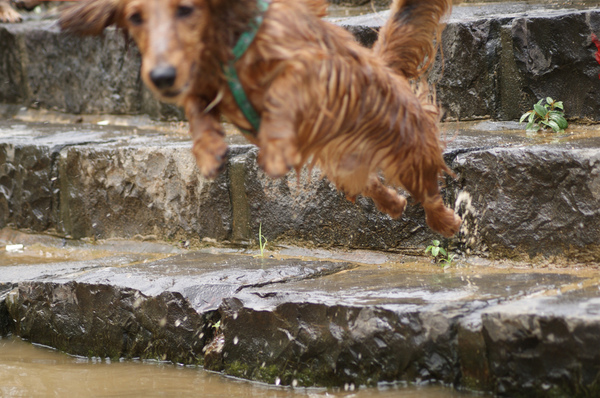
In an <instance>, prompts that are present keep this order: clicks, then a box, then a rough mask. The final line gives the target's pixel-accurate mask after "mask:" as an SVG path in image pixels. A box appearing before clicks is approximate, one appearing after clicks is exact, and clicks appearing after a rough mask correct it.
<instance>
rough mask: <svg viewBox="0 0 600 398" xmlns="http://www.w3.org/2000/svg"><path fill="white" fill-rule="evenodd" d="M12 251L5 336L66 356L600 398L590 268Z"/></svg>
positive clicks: (35, 245)
mask: <svg viewBox="0 0 600 398" xmlns="http://www.w3.org/2000/svg"><path fill="white" fill-rule="evenodd" d="M8 241H11V242H23V243H25V251H24V252H23V253H21V254H19V253H12V254H10V255H6V254H2V253H0V267H1V269H2V272H1V273H0V326H2V329H0V332H2V334H3V335H6V334H7V333H13V334H16V335H17V336H21V337H23V338H25V339H27V340H29V341H31V342H35V343H40V344H46V345H50V346H52V347H56V348H58V349H61V350H63V351H66V352H69V353H72V354H77V355H86V356H95V357H100V358H106V357H109V358H112V359H115V358H155V359H161V360H171V361H174V362H178V363H183V364H202V365H203V366H204V367H205V368H206V369H212V370H215V371H223V372H224V373H226V374H229V375H233V376H238V377H243V378H246V379H251V380H260V381H263V382H268V383H273V384H280V385H294V386H313V385H319V386H338V387H342V386H347V387H351V386H355V387H359V386H363V385H366V386H374V385H376V384H377V383H378V382H397V381H403V382H409V383H444V384H446V385H451V386H454V387H455V388H459V389H467V390H474V391H482V392H492V393H495V394H496V395H498V396H506V397H530V396H539V397H546V396H547V397H550V396H552V397H555V396H565V397H566V396H568V397H585V396H590V395H589V394H590V392H591V394H592V396H594V394H596V392H597V391H598V383H599V379H598V375H599V374H600V365H599V364H600V350H599V348H598V347H600V345H599V344H598V337H597V336H598V335H599V333H600V312H599V310H598V308H599V306H598V298H597V296H598V289H599V288H600V284H599V279H598V277H597V272H596V270H593V269H592V270H590V271H589V272H582V271H578V272H575V271H573V270H568V269H562V270H557V269H539V270H535V269H531V268H529V269H516V268H511V269H509V270H499V269H498V268H495V267H481V266H469V267H466V268H463V267H460V266H459V267H454V268H452V269H450V270H446V271H444V270H442V269H441V268H440V267H439V266H437V265H433V264H424V263H419V262H418V261H415V259H414V258H413V259H411V258H407V257H402V256H398V255H382V254H365V253H357V252H335V251H331V252H321V253H320V255H323V256H325V257H328V259H323V260H315V259H306V258H301V259H297V258H294V252H296V254H298V253H301V252H303V251H302V250H298V249H294V248H289V249H286V250H283V251H281V252H280V253H277V252H269V253H268V255H269V256H270V257H273V258H260V257H258V258H257V257H255V256H252V255H251V253H243V252H241V251H239V250H231V249H227V250H225V249H214V248H213V249H204V250H200V251H187V250H182V249H178V248H174V247H172V246H167V245H160V244H156V243H145V242H123V241H120V242H114V241H107V242H98V243H97V244H95V245H91V244H84V243H81V242H69V241H67V242H64V241H62V240H60V239H54V240H53V239H49V238H47V237H44V238H43V239H41V240H39V241H37V242H36V239H35V237H33V238H32V237H31V236H27V235H23V234H20V233H15V232H13V231H10V230H2V231H0V242H1V243H3V244H4V243H6V242H8ZM47 253H52V257H48V255H47ZM285 253H287V255H286V254H285ZM49 258H51V259H52V260H51V261H52V262H49ZM341 258H355V259H357V260H358V259H360V261H361V262H362V264H357V263H354V262H351V261H350V262H348V261H340V260H339V259H341ZM16 264H19V265H16Z"/></svg>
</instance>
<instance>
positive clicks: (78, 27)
mask: <svg viewBox="0 0 600 398" xmlns="http://www.w3.org/2000/svg"><path fill="white" fill-rule="evenodd" d="M120 2H121V1H120V0H81V1H79V2H77V3H76V4H74V5H72V6H71V7H68V8H67V9H65V10H64V11H63V12H62V13H61V16H60V18H59V20H58V24H59V25H60V28H61V29H62V30H63V31H66V32H69V33H75V34H78V35H89V36H96V35H99V34H100V33H102V31H103V30H104V28H106V27H107V26H110V25H112V24H117V23H118V14H119V9H120V7H119V4H120Z"/></svg>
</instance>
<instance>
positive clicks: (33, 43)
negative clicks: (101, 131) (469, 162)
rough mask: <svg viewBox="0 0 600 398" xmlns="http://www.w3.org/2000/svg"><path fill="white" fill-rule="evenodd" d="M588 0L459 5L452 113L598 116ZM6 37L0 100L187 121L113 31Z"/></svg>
mask: <svg viewBox="0 0 600 398" xmlns="http://www.w3.org/2000/svg"><path fill="white" fill-rule="evenodd" d="M583 4H584V5H583V6H582V5H579V6H573V5H571V6H570V7H572V8H569V9H565V8H561V9H554V8H553V6H552V5H549V4H544V2H542V3H540V4H530V3H527V4H525V3H509V4H498V3H488V4H485V5H483V6H482V5H469V4H467V5H461V6H456V7H455V8H454V12H453V14H452V17H451V18H450V21H449V23H448V26H447V28H446V30H445V31H444V34H443V38H442V44H443V46H442V47H443V61H441V59H438V62H437V63H436V65H435V66H434V69H433V74H432V81H434V82H436V86H437V90H438V99H439V100H440V101H441V103H442V105H443V107H444V109H445V110H446V115H447V117H448V118H450V119H457V118H458V119H462V120H466V119H480V118H490V117H491V118H494V119H500V120H515V119H517V118H518V117H519V116H520V115H521V114H522V113H523V112H525V111H527V110H529V109H531V108H532V105H533V103H535V102H537V100H538V99H540V98H545V97H547V96H551V97H553V98H556V99H559V100H562V101H564V103H565V107H566V113H567V116H568V117H570V118H585V119H590V120H598V119H599V118H600V116H599V112H600V93H599V90H597V87H598V83H600V81H599V80H598V73H599V72H600V65H598V64H597V63H596V61H595V60H594V53H595V46H594V45H593V44H592V42H591V40H590V37H591V34H592V33H594V32H596V33H599V32H600V11H598V10H595V9H586V8H585V3H583ZM587 6H588V7H593V6H594V4H588V5H587ZM561 7H563V6H561ZM385 18H387V12H382V13H381V14H379V15H375V14H371V15H368V16H360V17H351V18H342V19H340V18H333V19H332V20H333V21H334V22H335V23H337V24H339V25H341V26H344V27H346V28H347V29H349V30H350V31H352V32H353V33H354V34H355V35H356V36H357V38H358V39H359V40H360V41H361V42H362V43H363V44H365V45H370V44H371V43H372V42H373V41H374V40H375V37H376V34H377V33H376V32H377V30H378V29H379V27H380V26H381V24H382V22H383V21H384V20H385ZM0 42H1V43H3V45H2V46H1V47H0V76H1V77H2V78H1V79H0V103H10V104H20V105H23V106H27V107H32V108H45V109H53V110H58V111H62V112H67V113H85V114H95V113H116V114H130V115H131V114H147V115H151V116H152V117H153V118H160V119H175V120H177V119H181V118H183V114H182V112H181V111H180V110H179V109H178V108H176V107H173V106H170V105H166V104H161V103H159V102H158V101H156V100H155V99H154V98H153V97H152V96H151V94H150V93H149V92H148V90H147V89H145V88H144V86H143V84H142V82H141V80H140V73H139V68H140V55H139V52H138V51H137V49H136V47H135V45H134V44H132V43H127V42H126V40H125V38H124V37H123V35H122V34H120V33H118V32H116V31H115V30H112V29H108V30H107V31H106V33H105V34H104V35H103V36H101V37H96V38H83V39H82V38H79V37H72V36H67V35H65V34H62V33H60V32H59V31H58V28H57V27H56V25H55V23H54V21H53V20H42V21H39V20H31V21H27V22H25V23H23V24H17V25H6V24H0Z"/></svg>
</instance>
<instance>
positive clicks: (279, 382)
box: [275, 377, 281, 386]
mask: <svg viewBox="0 0 600 398" xmlns="http://www.w3.org/2000/svg"><path fill="white" fill-rule="evenodd" d="M280 384H281V379H280V378H279V377H276V378H275V385H276V386H278V385H280Z"/></svg>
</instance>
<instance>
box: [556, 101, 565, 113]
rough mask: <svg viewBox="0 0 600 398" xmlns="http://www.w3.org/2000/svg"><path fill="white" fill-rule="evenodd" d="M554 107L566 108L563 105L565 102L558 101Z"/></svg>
mask: <svg viewBox="0 0 600 398" xmlns="http://www.w3.org/2000/svg"><path fill="white" fill-rule="evenodd" d="M554 107H555V108H558V109H562V110H563V111H564V110H565V107H564V106H563V102H562V101H556V102H555V103H554Z"/></svg>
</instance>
